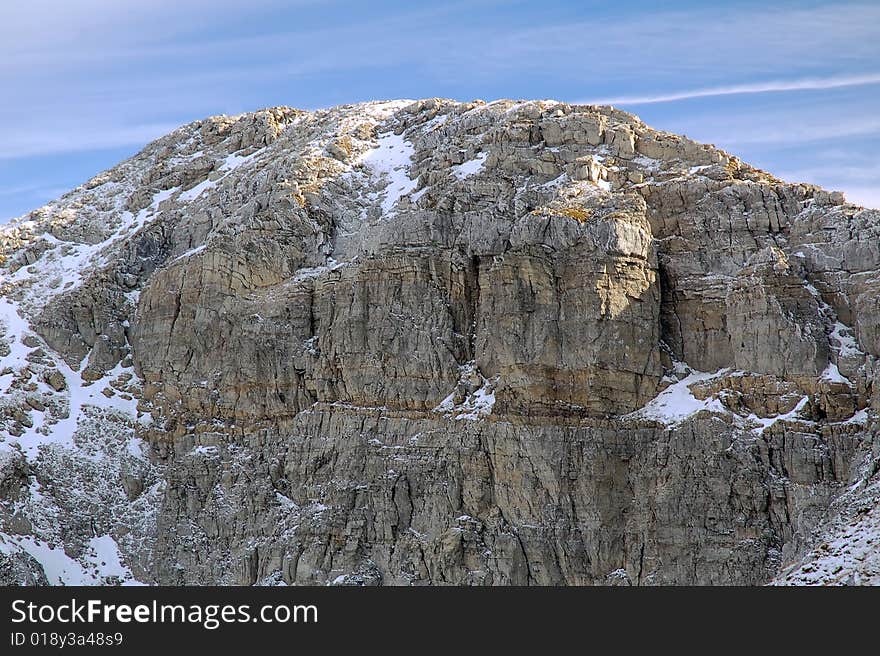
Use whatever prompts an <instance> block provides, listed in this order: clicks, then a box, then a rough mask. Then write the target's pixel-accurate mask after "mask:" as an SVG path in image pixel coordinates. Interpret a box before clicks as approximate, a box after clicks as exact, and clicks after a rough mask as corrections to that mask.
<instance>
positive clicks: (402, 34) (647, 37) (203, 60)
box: [0, 0, 880, 222]
mask: <svg viewBox="0 0 880 656" xmlns="http://www.w3.org/2000/svg"><path fill="white" fill-rule="evenodd" d="M661 5H662V6H661ZM0 88H2V89H3V95H2V98H3V102H2V103H0V222H2V221H4V220H7V219H9V218H11V217H14V216H17V215H20V214H23V213H25V212H27V211H28V210H30V209H33V208H35V207H38V206H40V205H42V204H43V203H45V202H46V201H47V200H50V199H52V198H54V197H56V196H58V195H59V194H60V193H62V192H63V191H65V190H67V189H69V188H71V187H73V186H75V185H77V184H79V183H81V182H83V181H85V180H87V179H88V178H90V177H91V176H92V175H94V174H95V173H98V172H99V171H101V170H103V169H105V168H108V167H110V166H112V165H113V164H115V163H116V162H118V161H119V160H121V159H123V158H125V157H128V156H130V155H132V154H134V153H135V152H137V151H138V150H139V149H140V148H141V147H143V145H144V144H145V143H147V142H148V141H149V140H151V139H153V138H155V137H158V136H161V135H162V134H165V133H166V132H168V131H170V130H171V129H173V128H174V127H176V126H178V125H180V124H182V123H186V122H189V121H191V120H194V119H197V118H202V117H204V116H208V115H211V114H224V113H225V114H235V113H239V112H243V111H249V110H254V109H258V108H260V107H266V106H272V105H282V104H283V105H292V106H296V107H301V108H305V109H311V108H316V107H326V106H331V105H336V104H340V103H347V102H356V101H361V100H370V99H382V98H421V97H429V96H443V97H450V98H456V99H459V100H472V99H474V98H482V99H485V100H491V99H495V98H502V97H508V98H555V99H558V100H564V101H571V102H575V101H577V102H594V101H610V102H612V103H613V104H615V105H616V106H618V107H621V108H623V109H627V110H629V111H632V112H633V113H635V114H637V115H639V116H640V117H641V118H642V119H643V120H645V121H646V122H647V123H649V124H650V125H652V126H654V127H657V128H661V129H666V130H671V131H674V132H679V133H684V134H687V135H688V136H690V137H692V138H695V139H698V140H700V141H705V142H709V143H714V144H716V145H718V146H720V147H723V148H725V149H726V150H729V151H731V152H733V153H735V154H737V155H739V156H741V157H742V158H744V159H745V160H746V161H749V162H750V163H752V164H755V165H757V166H760V167H761V168H764V169H766V170H768V171H770V172H771V173H774V174H776V175H779V176H780V177H783V178H786V179H790V180H798V181H807V182H815V183H817V184H822V185H823V186H826V187H828V188H831V189H839V190H842V191H845V192H846V193H847V197H848V198H849V199H850V200H853V201H855V202H859V203H862V204H865V205H871V206H875V207H880V3H876V2H864V3H857V2H856V3H842V2H809V1H802V2H784V1H782V2H780V1H774V2H768V1H767V0H763V1H762V2H752V1H748V0H746V1H742V2H726V3H725V2H718V3H706V2H684V1H679V2H675V1H672V2H664V3H657V2H563V1H561V0H541V1H540V2H535V1H531V2H500V1H492V0H485V1H484V0H467V1H464V2H391V1H383V0H371V1H370V2H333V1H327V0H322V1H318V0H287V1H284V2H282V1H280V0H248V1H247V2H244V1H242V2H232V1H230V0H28V1H27V2H12V1H10V0H0Z"/></svg>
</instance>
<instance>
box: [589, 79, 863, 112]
mask: <svg viewBox="0 0 880 656" xmlns="http://www.w3.org/2000/svg"><path fill="white" fill-rule="evenodd" d="M874 84H880V73H869V74H866V75H836V76H829V77H808V78H802V79H798V80H774V81H770V82H757V83H751V84H733V85H727V86H715V87H705V88H702V89H691V90H688V91H673V92H668V93H660V94H656V95H648V96H620V97H617V98H605V99H600V100H589V101H584V102H589V103H591V104H596V105H653V104H656V103H667V102H677V101H680V100H692V99H695V98H711V97H715V96H737V95H744V94H755V93H778V92H783V91H818V90H822V89H842V88H846V87H860V86H867V85H874Z"/></svg>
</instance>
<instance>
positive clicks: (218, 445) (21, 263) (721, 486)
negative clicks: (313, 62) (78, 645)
mask: <svg viewBox="0 0 880 656" xmlns="http://www.w3.org/2000/svg"><path fill="white" fill-rule="evenodd" d="M756 129H760V127H756ZM0 323H2V326H0V330H2V337H0V581H2V582H5V583H19V584H34V583H36V584H45V583H52V584H57V583H68V584H70V583H86V584H114V583H124V584H136V583H148V584H153V583H159V584H167V585H194V584H203V583H216V584H282V583H287V584H325V583H330V584H370V585H371V584H386V585H388V584H391V585H408V584H412V585H426V584H433V585H436V584H493V585H504V584H538V585H545V584H572V585H573V584H624V585H628V584H633V585H635V584H643V585H644V584H670V583H678V584H763V583H767V582H771V581H772V582H775V583H780V584H802V583H820V584H833V583H849V584H853V583H855V584H858V583H861V584H872V583H873V584H880V438H878V420H877V417H878V415H877V413H878V411H880V366H878V362H880V359H878V358H880V212H878V211H877V210H870V209H863V208H860V207H855V206H853V205H850V204H848V203H846V202H845V200H844V198H843V196H842V195H841V194H839V193H829V192H826V191H823V190H821V189H819V188H817V187H814V186H811V185H805V184H793V183H787V182H783V181H781V180H778V179H776V178H774V177H773V176H771V175H769V174H767V173H765V172H763V171H760V170H757V169H755V168H752V167H751V166H749V165H747V164H745V163H744V162H742V161H740V160H739V159H737V158H736V157H734V156H732V155H729V154H727V153H725V152H723V151H720V150H718V149H716V148H714V147H712V146H707V145H701V144H698V143H695V142H693V141H691V140H689V139H687V138H684V137H680V136H676V135H673V134H668V133H664V132H659V131H656V130H653V129H651V128H649V127H648V126H646V125H645V124H644V123H642V122H641V121H640V120H639V119H638V118H636V117H635V116H633V115H631V114H627V113H625V112H622V111H619V110H616V109H614V108H611V107H599V106H584V105H567V104H564V103H558V102H550V101H540V102H538V101H534V102H514V101H507V100H504V101H496V102H491V103H485V102H482V101H475V102H471V103H459V102H454V101H451V100H441V99H428V100H421V101H416V102H412V101H396V102H375V103H364V104H358V105H347V106H342V107H336V108H333V109H328V110H320V111H314V112H305V111H300V110H296V109H291V108H287V107H278V108H274V109H269V110H264V111H259V112H255V113H251V114H244V115H241V116H236V117H226V116H221V117H213V118H209V119H206V120H203V121H197V122H195V123H192V124H190V125H187V126H184V127H182V128H180V129H178V130H176V131H175V132H173V133H171V134H169V135H168V136H166V137H163V138H161V139H159V140H157V141H155V142H153V143H151V144H150V145H149V146H147V147H146V148H145V149H144V150H143V151H142V152H141V153H139V154H138V155H136V156H135V157H133V158H131V159H129V160H127V161H125V162H122V163H121V164H119V165H118V166H116V167H115V168H113V169H111V170H109V171H106V172H105V173H102V174H100V175H99V176H97V177H96V178H94V179H92V180H90V181H89V182H88V183H86V184H84V185H82V186H81V187H78V188H77V189H74V190H73V191H71V192H69V193H67V194H65V195H64V196H62V197H61V198H60V199H58V200H57V201H54V202H52V203H50V204H48V205H47V206H45V207H42V208H40V209H38V210H36V211H34V212H32V213H30V214H28V215H27V216H24V217H22V218H20V219H17V220H14V221H13V222H11V223H10V224H8V225H5V226H0Z"/></svg>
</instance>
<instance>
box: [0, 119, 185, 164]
mask: <svg viewBox="0 0 880 656" xmlns="http://www.w3.org/2000/svg"><path fill="white" fill-rule="evenodd" d="M66 127H67V129H66V130H65V129H62V130H46V131H43V132H40V131H37V130H28V131H26V132H22V133H19V134H11V135H5V136H4V139H3V140H2V141H0V160H9V159H20V158H23V157H35V156H40V155H56V154H60V153H75V152H83V151H92V150H103V149H111V148H121V147H123V146H139V145H142V144H145V143H147V142H148V141H151V140H153V139H156V138H158V137H161V136H162V135H165V134H167V133H169V132H171V131H172V130H174V129H175V128H177V127H179V126H178V125H177V124H172V123H150V124H144V125H132V126H129V125H122V126H120V125H104V126H100V127H93V126H83V125H77V126H66Z"/></svg>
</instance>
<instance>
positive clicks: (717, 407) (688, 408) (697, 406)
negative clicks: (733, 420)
mask: <svg viewBox="0 0 880 656" xmlns="http://www.w3.org/2000/svg"><path fill="white" fill-rule="evenodd" d="M687 371H689V372H690V373H689V374H688V375H687V376H685V377H684V378H682V379H681V380H679V381H678V382H676V383H673V384H672V385H670V386H669V387H667V388H666V389H665V390H663V391H662V392H660V394H658V395H657V396H656V397H654V398H653V399H652V400H651V401H649V402H648V403H647V404H646V405H645V406H643V407H642V408H640V409H639V410H636V411H635V412H631V413H630V414H628V415H626V417H627V418H633V419H648V420H654V421H659V422H660V423H662V424H665V425H666V426H675V425H677V424H679V423H681V422H682V421H684V420H685V419H687V418H688V417H691V416H693V415H695V414H697V413H698V412H701V411H704V410H706V411H709V412H719V413H727V412H728V410H727V408H725V407H724V405H722V403H721V401H719V400H718V399H717V398H714V397H711V396H710V397H707V398H705V399H702V400H700V399H698V398H697V397H696V396H694V394H693V392H692V391H691V385H693V384H694V383H699V382H703V381H708V380H713V379H715V378H719V377H721V376H723V375H724V374H726V373H727V372H728V369H721V370H719V371H717V372H715V373H705V372H702V371H694V370H692V369H690V368H688V369H687Z"/></svg>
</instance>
